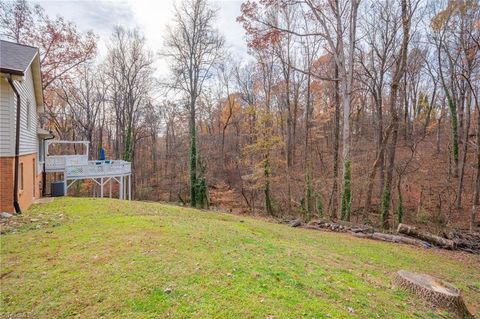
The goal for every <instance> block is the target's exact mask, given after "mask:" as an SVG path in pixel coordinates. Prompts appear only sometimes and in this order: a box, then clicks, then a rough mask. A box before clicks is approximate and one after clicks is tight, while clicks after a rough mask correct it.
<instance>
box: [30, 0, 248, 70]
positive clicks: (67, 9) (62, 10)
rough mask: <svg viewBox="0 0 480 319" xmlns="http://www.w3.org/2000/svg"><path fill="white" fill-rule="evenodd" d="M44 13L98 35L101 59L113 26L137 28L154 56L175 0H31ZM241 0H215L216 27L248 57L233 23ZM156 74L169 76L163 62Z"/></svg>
mask: <svg viewBox="0 0 480 319" xmlns="http://www.w3.org/2000/svg"><path fill="white" fill-rule="evenodd" d="M33 2H34V3H38V4H40V5H41V6H42V7H43V8H44V9H45V11H46V12H47V14H49V15H51V16H56V15H60V16H63V17H64V18H66V19H67V20H69V21H72V22H74V23H75V24H76V25H77V26H78V28H79V29H80V30H82V31H87V30H92V31H94V32H95V33H96V34H98V35H99V36H100V41H99V51H100V55H101V56H103V55H104V53H105V51H106V46H105V44H106V42H107V41H108V39H109V37H110V34H111V32H112V30H113V28H114V26H115V25H120V26H123V27H128V28H133V27H137V28H139V29H140V30H141V31H142V32H143V34H144V35H145V37H146V39H147V44H148V46H149V48H150V49H151V50H152V51H154V52H155V53H157V52H159V51H160V50H161V48H162V43H163V39H164V36H165V32H166V26H167V24H169V23H171V22H172V18H173V10H174V3H175V2H176V1H175V0H157V1H152V0H111V1H92V0H75V1H72V0H33ZM241 3H242V1H240V0H214V1H212V4H213V5H214V6H215V7H218V9H219V11H218V18H217V21H216V24H217V27H218V29H219V30H220V32H222V33H223V34H224V36H225V39H226V44H227V46H228V47H229V48H230V49H231V51H232V53H233V54H234V55H235V56H238V57H244V56H246V54H247V48H246V45H245V39H244V32H243V29H242V27H241V25H240V24H239V23H238V22H236V18H237V16H239V15H240V5H241ZM156 66H157V69H158V71H157V74H158V75H160V76H163V75H166V74H167V73H168V65H167V63H166V61H162V60H159V61H157V65H156Z"/></svg>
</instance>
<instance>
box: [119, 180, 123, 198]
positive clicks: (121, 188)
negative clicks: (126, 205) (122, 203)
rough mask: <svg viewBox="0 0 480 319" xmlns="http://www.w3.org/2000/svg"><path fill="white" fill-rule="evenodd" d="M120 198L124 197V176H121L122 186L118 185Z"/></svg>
mask: <svg viewBox="0 0 480 319" xmlns="http://www.w3.org/2000/svg"><path fill="white" fill-rule="evenodd" d="M118 198H120V199H123V176H120V187H118Z"/></svg>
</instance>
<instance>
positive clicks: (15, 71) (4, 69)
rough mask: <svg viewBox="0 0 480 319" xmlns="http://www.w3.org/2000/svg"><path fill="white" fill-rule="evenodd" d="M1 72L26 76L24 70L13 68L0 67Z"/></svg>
mask: <svg viewBox="0 0 480 319" xmlns="http://www.w3.org/2000/svg"><path fill="white" fill-rule="evenodd" d="M0 73H5V74H11V75H18V76H25V72H24V71H20V70H12V69H7V68H0Z"/></svg>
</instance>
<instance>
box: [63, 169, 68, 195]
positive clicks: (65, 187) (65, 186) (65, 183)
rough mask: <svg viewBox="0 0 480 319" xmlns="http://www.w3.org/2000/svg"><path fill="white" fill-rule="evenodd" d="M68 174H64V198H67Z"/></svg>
mask: <svg viewBox="0 0 480 319" xmlns="http://www.w3.org/2000/svg"><path fill="white" fill-rule="evenodd" d="M67 191H68V188H67V173H65V171H64V172H63V196H67Z"/></svg>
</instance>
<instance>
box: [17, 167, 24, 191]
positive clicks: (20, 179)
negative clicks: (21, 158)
mask: <svg viewBox="0 0 480 319" xmlns="http://www.w3.org/2000/svg"><path fill="white" fill-rule="evenodd" d="M18 173H19V174H20V176H19V177H18V180H19V182H20V190H21V191H23V163H20V171H19V172H18Z"/></svg>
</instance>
